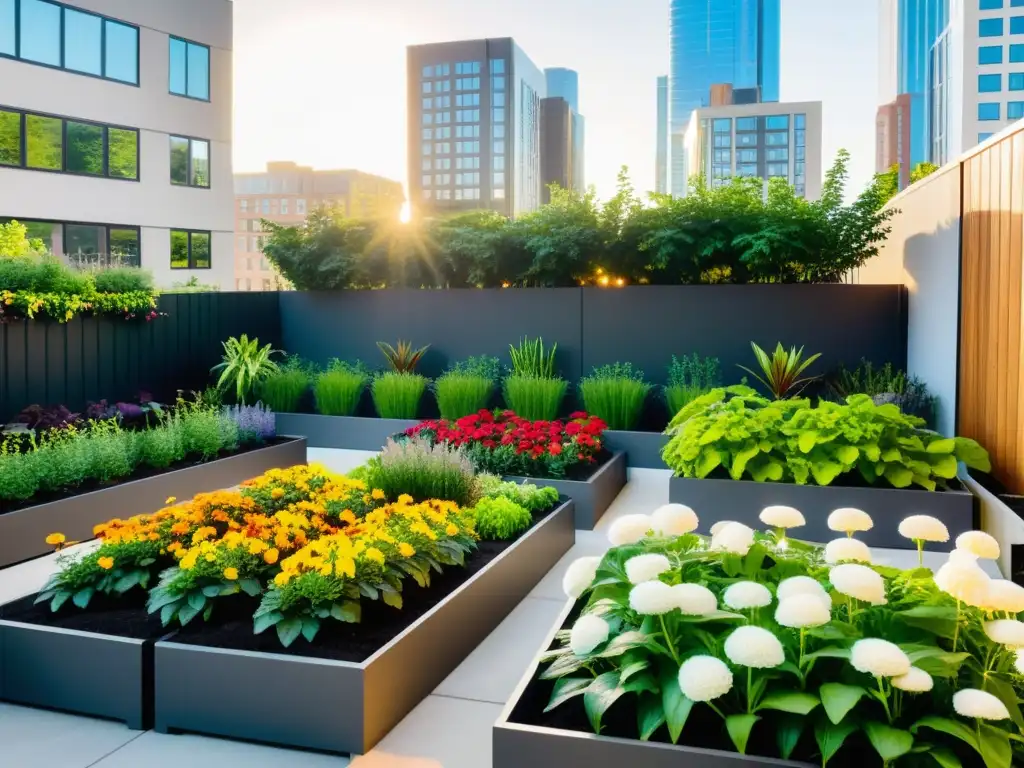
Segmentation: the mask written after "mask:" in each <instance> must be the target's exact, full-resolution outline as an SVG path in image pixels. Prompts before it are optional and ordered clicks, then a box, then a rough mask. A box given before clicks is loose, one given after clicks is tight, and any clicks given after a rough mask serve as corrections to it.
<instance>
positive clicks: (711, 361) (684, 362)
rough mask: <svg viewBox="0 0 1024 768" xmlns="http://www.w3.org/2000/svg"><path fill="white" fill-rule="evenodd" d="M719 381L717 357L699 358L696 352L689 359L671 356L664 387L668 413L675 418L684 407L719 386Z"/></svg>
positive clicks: (720, 377)
mask: <svg viewBox="0 0 1024 768" xmlns="http://www.w3.org/2000/svg"><path fill="white" fill-rule="evenodd" d="M721 379H722V376H721V370H720V367H719V362H718V358H717V357H701V356H700V355H698V354H697V353H696V352H694V353H693V355H692V356H690V357H687V356H685V355H684V356H683V357H682V358H677V357H676V356H675V355H672V363H671V364H670V365H669V367H668V385H667V386H666V387H665V401H666V402H667V403H668V410H669V413H670V414H671V415H673V416H675V415H676V414H677V413H679V411H680V410H682V408H683V406H684V405H687V404H688V403H690V402H692V401H693V400H695V399H697V398H698V397H700V396H701V395H704V394H707V393H708V392H710V391H711V390H712V389H714V388H715V387H718V386H720V385H721V383H722V381H721Z"/></svg>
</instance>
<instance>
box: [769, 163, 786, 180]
mask: <svg viewBox="0 0 1024 768" xmlns="http://www.w3.org/2000/svg"><path fill="white" fill-rule="evenodd" d="M768 175H769V176H784V177H786V178H789V163H768Z"/></svg>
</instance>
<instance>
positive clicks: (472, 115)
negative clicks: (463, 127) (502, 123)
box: [455, 109, 480, 123]
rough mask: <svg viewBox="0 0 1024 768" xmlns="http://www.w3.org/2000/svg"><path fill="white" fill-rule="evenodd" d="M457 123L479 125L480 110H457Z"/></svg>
mask: <svg viewBox="0 0 1024 768" xmlns="http://www.w3.org/2000/svg"><path fill="white" fill-rule="evenodd" d="M455 122H457V123H479V122H480V110H479V109H457V110H455Z"/></svg>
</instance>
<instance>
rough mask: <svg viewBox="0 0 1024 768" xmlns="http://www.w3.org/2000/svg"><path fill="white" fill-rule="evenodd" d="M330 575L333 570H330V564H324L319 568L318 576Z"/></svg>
mask: <svg viewBox="0 0 1024 768" xmlns="http://www.w3.org/2000/svg"><path fill="white" fill-rule="evenodd" d="M331 573H333V569H332V568H331V564H330V563H324V564H323V565H321V566H320V575H321V576H330V575H331Z"/></svg>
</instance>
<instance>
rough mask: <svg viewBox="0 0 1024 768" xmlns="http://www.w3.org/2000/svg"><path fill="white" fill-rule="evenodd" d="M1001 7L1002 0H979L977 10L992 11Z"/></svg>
mask: <svg viewBox="0 0 1024 768" xmlns="http://www.w3.org/2000/svg"><path fill="white" fill-rule="evenodd" d="M1002 7H1003V0H979V5H978V10H981V11H994V10H996V9H998V8H1002Z"/></svg>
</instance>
